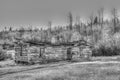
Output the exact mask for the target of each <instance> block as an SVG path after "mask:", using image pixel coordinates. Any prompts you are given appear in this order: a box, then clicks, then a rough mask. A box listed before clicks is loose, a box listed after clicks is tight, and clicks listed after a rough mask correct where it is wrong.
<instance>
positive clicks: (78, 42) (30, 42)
mask: <svg viewBox="0 0 120 80" xmlns="http://www.w3.org/2000/svg"><path fill="white" fill-rule="evenodd" d="M25 43H29V44H31V45H39V46H52V47H55V46H80V45H86V46H87V45H88V43H87V42H86V41H85V40H79V41H73V42H66V43H65V42H63V43H51V42H42V41H41V42H35V41H25Z"/></svg>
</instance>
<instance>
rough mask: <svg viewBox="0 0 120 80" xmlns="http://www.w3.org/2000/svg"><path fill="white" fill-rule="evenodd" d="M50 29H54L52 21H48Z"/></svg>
mask: <svg viewBox="0 0 120 80" xmlns="http://www.w3.org/2000/svg"><path fill="white" fill-rule="evenodd" d="M48 29H49V30H50V31H51V29H52V21H48Z"/></svg>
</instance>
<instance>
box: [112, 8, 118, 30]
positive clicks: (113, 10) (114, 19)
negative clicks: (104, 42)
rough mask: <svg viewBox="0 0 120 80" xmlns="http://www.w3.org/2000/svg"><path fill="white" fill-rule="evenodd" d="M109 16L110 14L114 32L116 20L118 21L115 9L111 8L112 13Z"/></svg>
mask: <svg viewBox="0 0 120 80" xmlns="http://www.w3.org/2000/svg"><path fill="white" fill-rule="evenodd" d="M111 14H112V17H113V19H112V21H113V25H114V30H113V31H114V32H115V31H116V24H117V20H118V12H117V9H116V8H113V9H112V11H111Z"/></svg>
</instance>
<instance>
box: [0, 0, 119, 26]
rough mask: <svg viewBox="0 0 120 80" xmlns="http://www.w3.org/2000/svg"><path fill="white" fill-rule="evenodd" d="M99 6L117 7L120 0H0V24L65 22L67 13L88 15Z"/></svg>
mask: <svg viewBox="0 0 120 80" xmlns="http://www.w3.org/2000/svg"><path fill="white" fill-rule="evenodd" d="M100 7H105V8H106V9H111V8H113V7H116V8H117V9H119V7H120V0H0V24H5V25H12V24H15V25H21V24H24V25H28V24H30V25H47V22H48V21H50V20H51V21H52V22H53V24H60V25H62V24H66V23H67V17H66V16H67V13H68V12H69V11H71V12H72V13H73V15H74V16H77V15H79V16H82V17H85V16H89V15H90V14H91V13H92V12H93V11H96V10H97V9H99V8H100Z"/></svg>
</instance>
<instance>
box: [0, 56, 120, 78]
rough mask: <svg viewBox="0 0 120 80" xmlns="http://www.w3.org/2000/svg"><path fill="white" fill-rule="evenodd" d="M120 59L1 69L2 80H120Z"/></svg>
mask: <svg viewBox="0 0 120 80" xmlns="http://www.w3.org/2000/svg"><path fill="white" fill-rule="evenodd" d="M119 60H120V59H119V57H118V56H117V57H96V58H92V61H88V62H74V63H71V62H60V63H51V64H46V65H38V64H36V65H31V66H9V67H3V68H0V80H120V62H119Z"/></svg>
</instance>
